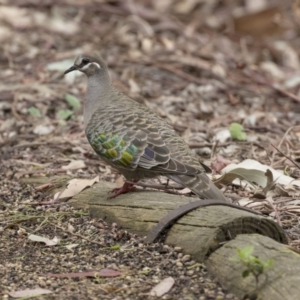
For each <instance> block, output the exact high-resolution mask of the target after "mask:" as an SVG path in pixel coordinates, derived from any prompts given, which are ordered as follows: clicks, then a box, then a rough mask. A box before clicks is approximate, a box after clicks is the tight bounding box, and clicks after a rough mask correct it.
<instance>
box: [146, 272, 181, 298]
mask: <svg viewBox="0 0 300 300" xmlns="http://www.w3.org/2000/svg"><path fill="white" fill-rule="evenodd" d="M174 283H175V280H174V278H172V277H168V278H165V279H164V280H162V281H161V282H160V283H158V284H157V285H156V286H155V287H153V288H152V289H151V291H150V296H156V297H161V296H163V295H164V294H166V293H167V292H169V291H170V289H171V288H172V286H173V285H174Z"/></svg>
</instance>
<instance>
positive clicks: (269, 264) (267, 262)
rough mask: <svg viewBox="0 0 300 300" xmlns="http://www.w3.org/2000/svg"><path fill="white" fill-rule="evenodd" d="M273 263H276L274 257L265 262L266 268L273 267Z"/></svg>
mask: <svg viewBox="0 0 300 300" xmlns="http://www.w3.org/2000/svg"><path fill="white" fill-rule="evenodd" d="M273 265H274V260H273V259H268V260H267V261H265V263H264V267H265V269H269V268H271V267H273Z"/></svg>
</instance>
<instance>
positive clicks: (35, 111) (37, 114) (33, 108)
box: [27, 106, 42, 118]
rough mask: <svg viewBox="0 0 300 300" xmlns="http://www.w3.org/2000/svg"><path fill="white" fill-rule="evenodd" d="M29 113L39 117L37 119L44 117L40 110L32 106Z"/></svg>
mask: <svg viewBox="0 0 300 300" xmlns="http://www.w3.org/2000/svg"><path fill="white" fill-rule="evenodd" d="M27 111H28V112H29V113H30V114H31V115H32V116H33V117H37V118H40V117H41V116H42V115H41V112H40V110H39V109H38V108H36V107H34V106H31V107H29V108H28V109H27Z"/></svg>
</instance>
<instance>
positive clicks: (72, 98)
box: [65, 94, 81, 110]
mask: <svg viewBox="0 0 300 300" xmlns="http://www.w3.org/2000/svg"><path fill="white" fill-rule="evenodd" d="M65 100H66V101H67V102H68V104H69V105H70V106H71V107H72V108H73V109H75V110H76V109H79V108H80V107H81V105H80V102H79V99H78V98H77V97H75V96H73V95H71V94H65Z"/></svg>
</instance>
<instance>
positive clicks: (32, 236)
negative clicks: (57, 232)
mask: <svg viewBox="0 0 300 300" xmlns="http://www.w3.org/2000/svg"><path fill="white" fill-rule="evenodd" d="M28 239H29V240H31V241H33V242H42V243H45V244H46V245H47V246H55V245H57V244H58V242H59V239H58V238H57V237H56V236H55V237H54V238H53V239H52V240H50V239H48V238H46V237H43V236H39V235H35V234H30V235H29V236H28Z"/></svg>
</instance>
